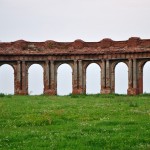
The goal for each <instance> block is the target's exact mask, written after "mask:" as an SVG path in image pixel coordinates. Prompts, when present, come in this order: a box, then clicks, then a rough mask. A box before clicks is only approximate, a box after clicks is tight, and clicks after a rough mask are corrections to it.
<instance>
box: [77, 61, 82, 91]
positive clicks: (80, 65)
mask: <svg viewBox="0 0 150 150" xmlns="http://www.w3.org/2000/svg"><path fill="white" fill-rule="evenodd" d="M78 75H79V77H78V80H79V87H78V88H79V89H78V93H79V94H82V93H83V68H82V60H79V64H78Z"/></svg>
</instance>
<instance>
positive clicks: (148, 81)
mask: <svg viewBox="0 0 150 150" xmlns="http://www.w3.org/2000/svg"><path fill="white" fill-rule="evenodd" d="M143 92H144V93H150V61H148V62H146V64H145V65H144V68H143Z"/></svg>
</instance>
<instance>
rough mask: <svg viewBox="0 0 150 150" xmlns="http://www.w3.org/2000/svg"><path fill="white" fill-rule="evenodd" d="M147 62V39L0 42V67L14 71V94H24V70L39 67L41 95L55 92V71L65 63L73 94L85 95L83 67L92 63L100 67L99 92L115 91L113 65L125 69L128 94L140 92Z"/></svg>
mask: <svg viewBox="0 0 150 150" xmlns="http://www.w3.org/2000/svg"><path fill="white" fill-rule="evenodd" d="M147 61H150V39H145V40H142V39H140V38H136V37H132V38H130V39H128V40H127V41H113V40H111V39H103V40H102V41H100V42H84V41H82V40H76V41H74V42H55V41H46V42H27V41H23V40H19V41H15V42H9V43H5V42H1V43H0V65H3V64H9V65H11V66H12V67H13V69H14V82H15V94H25V95H26V94H28V69H29V67H30V66H31V65H32V64H35V63H36V64H40V65H41V66H42V67H43V70H44V93H45V94H49V95H55V94H56V93H57V69H58V67H59V66H60V65H61V64H63V63H67V64H69V65H70V66H71V67H72V70H73V74H72V83H73V93H74V94H81V93H86V68H87V66H88V65H89V64H91V63H96V64H98V65H99V66H100V68H101V91H100V93H103V94H109V93H114V92H115V66H116V65H117V64H118V63H119V62H124V63H125V64H126V65H127V66H128V90H127V91H128V94H129V95H136V94H141V93H143V66H144V64H145V63H146V62H147Z"/></svg>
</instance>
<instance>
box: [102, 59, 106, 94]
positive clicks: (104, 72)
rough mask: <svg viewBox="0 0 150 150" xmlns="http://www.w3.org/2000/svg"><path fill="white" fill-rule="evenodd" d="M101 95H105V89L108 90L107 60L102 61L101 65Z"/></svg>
mask: <svg viewBox="0 0 150 150" xmlns="http://www.w3.org/2000/svg"><path fill="white" fill-rule="evenodd" d="M101 67H102V68H101V94H105V88H106V62H105V60H102V65H101Z"/></svg>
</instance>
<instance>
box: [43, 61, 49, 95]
mask: <svg viewBox="0 0 150 150" xmlns="http://www.w3.org/2000/svg"><path fill="white" fill-rule="evenodd" d="M49 90H50V65H49V61H48V60H47V61H45V64H44V94H49V92H50V91H49Z"/></svg>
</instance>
